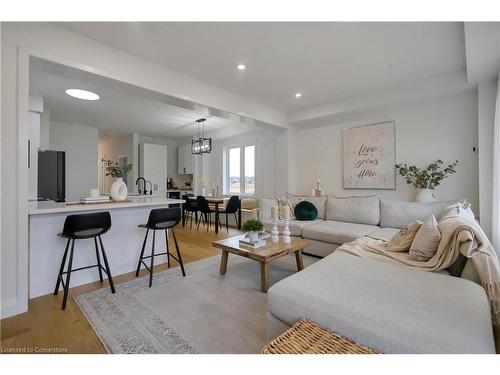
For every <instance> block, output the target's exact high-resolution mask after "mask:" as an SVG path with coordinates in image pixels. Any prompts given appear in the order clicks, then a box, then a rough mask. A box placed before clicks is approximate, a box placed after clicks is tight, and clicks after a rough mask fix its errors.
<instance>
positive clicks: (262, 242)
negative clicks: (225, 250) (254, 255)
mask: <svg viewBox="0 0 500 375" xmlns="http://www.w3.org/2000/svg"><path fill="white" fill-rule="evenodd" d="M240 245H242V246H248V247H251V248H253V249H256V248H258V247H262V246H265V245H266V241H265V240H262V239H260V238H259V239H257V241H255V242H250V240H249V239H248V238H245V239H242V240H240Z"/></svg>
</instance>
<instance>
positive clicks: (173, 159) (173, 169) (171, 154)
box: [139, 136, 193, 187]
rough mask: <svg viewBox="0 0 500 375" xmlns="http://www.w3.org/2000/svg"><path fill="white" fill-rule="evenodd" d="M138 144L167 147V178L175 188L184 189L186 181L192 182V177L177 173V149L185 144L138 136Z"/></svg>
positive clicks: (177, 141)
mask: <svg viewBox="0 0 500 375" xmlns="http://www.w3.org/2000/svg"><path fill="white" fill-rule="evenodd" d="M139 143H152V144H156V145H165V146H167V177H172V178H173V179H174V182H175V184H176V185H177V187H185V185H184V183H185V182H186V181H192V180H193V175H190V174H178V173H177V172H178V152H177V147H178V146H179V144H185V143H186V142H183V141H180V140H175V139H168V138H152V137H145V136H139Z"/></svg>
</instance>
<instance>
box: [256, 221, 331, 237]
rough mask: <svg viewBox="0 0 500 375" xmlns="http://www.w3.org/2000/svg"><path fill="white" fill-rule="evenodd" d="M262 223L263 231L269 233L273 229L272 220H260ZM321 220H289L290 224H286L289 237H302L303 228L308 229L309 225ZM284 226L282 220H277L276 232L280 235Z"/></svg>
mask: <svg viewBox="0 0 500 375" xmlns="http://www.w3.org/2000/svg"><path fill="white" fill-rule="evenodd" d="M261 221H262V223H263V224H264V229H265V230H266V232H271V230H272V229H273V220H272V219H267V220H261ZM322 221H323V220H321V219H316V220H310V221H301V220H294V219H292V220H290V223H289V224H288V228H289V229H290V235H292V236H296V237H301V236H302V231H303V229H304V228H305V227H308V226H309V225H313V224H315V223H318V222H322ZM284 226H285V222H284V221H283V220H278V230H279V232H280V233H282V232H283V228H284Z"/></svg>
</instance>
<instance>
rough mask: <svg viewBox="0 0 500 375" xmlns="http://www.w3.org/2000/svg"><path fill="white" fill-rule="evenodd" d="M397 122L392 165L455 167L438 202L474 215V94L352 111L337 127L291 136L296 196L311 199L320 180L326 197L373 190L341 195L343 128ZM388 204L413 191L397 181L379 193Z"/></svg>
mask: <svg viewBox="0 0 500 375" xmlns="http://www.w3.org/2000/svg"><path fill="white" fill-rule="evenodd" d="M390 120H395V121H396V162H405V163H410V164H416V165H417V166H422V165H424V164H426V163H429V162H431V161H433V160H435V159H438V158H440V159H443V160H444V161H453V160H455V159H458V160H459V161H460V164H459V166H458V171H457V173H456V174H455V175H452V176H451V177H450V178H448V179H446V180H444V181H443V183H442V185H441V186H439V187H438V190H437V193H438V199H439V200H447V199H453V198H457V197H465V198H467V199H468V200H469V201H470V202H471V203H472V205H473V208H474V210H475V211H476V213H478V209H479V193H478V189H479V188H478V155H477V154H476V153H474V152H473V151H472V147H473V146H477V142H478V130H477V129H478V128H477V123H478V120H477V95H476V92H475V91H471V92H465V93H459V94H455V95H451V96H445V97H438V98H433V99H430V100H423V101H418V102H414V103H407V104H403V105H398V106H394V107H384V108H379V109H370V110H367V111H357V112H356V113H353V114H351V115H350V117H348V116H345V117H344V118H343V120H342V121H340V122H337V123H332V122H329V121H328V120H325V121H324V122H323V123H321V124H315V125H314V126H307V124H305V125H304V126H301V127H300V128H298V129H297V130H296V131H295V135H294V138H295V140H294V146H293V149H294V153H295V156H294V157H295V159H296V160H295V163H294V164H293V165H292V164H291V168H293V167H295V171H293V172H292V173H293V174H294V175H295V181H294V184H295V191H294V192H298V193H304V194H310V193H311V189H312V187H313V184H314V182H315V181H316V180H317V179H320V180H321V185H322V187H323V189H324V190H325V192H327V193H330V194H340V195H364V194H369V193H372V192H378V191H375V190H374V191H367V190H351V189H349V190H346V189H343V187H342V134H341V132H342V128H344V127H351V126H359V125H363V124H372V123H377V122H384V121H390ZM381 192H382V195H383V196H384V197H386V198H388V199H395V200H411V199H413V195H414V189H413V188H412V187H411V185H407V184H406V183H405V182H404V181H403V180H402V178H401V177H399V176H398V177H397V189H396V190H382V191H381Z"/></svg>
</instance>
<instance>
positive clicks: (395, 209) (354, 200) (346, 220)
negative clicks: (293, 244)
mask: <svg viewBox="0 0 500 375" xmlns="http://www.w3.org/2000/svg"><path fill="white" fill-rule="evenodd" d="M304 199H305V200H308V201H310V202H311V203H313V204H314V205H315V206H316V208H317V210H318V218H317V219H316V220H313V221H300V220H296V219H292V220H290V224H289V227H290V232H291V235H292V236H298V237H303V238H307V239H308V240H310V241H311V242H312V245H311V246H309V247H308V248H307V249H306V250H305V252H306V253H308V254H311V255H316V256H320V257H325V256H327V255H329V254H331V253H332V252H333V251H334V250H335V249H336V248H337V247H339V246H340V245H342V244H343V243H345V242H350V241H353V240H355V239H357V238H359V237H362V236H364V235H370V236H376V237H381V238H390V237H392V236H393V235H394V234H395V233H397V232H398V231H399V230H400V229H401V228H403V227H404V226H405V225H406V224H408V223H410V222H412V221H414V220H424V219H425V218H426V217H428V216H429V215H431V214H434V216H436V219H437V220H439V219H440V215H441V213H442V211H443V209H444V208H445V207H447V206H449V205H450V204H451V203H453V202H450V201H447V202H435V203H427V204H422V203H415V202H398V201H388V200H383V199H380V197H379V195H373V196H364V197H358V196H353V197H336V196H333V195H328V196H324V197H304ZM277 204H278V200H277V199H260V200H259V209H258V216H259V219H260V220H261V221H262V222H263V223H264V226H265V228H266V231H270V230H271V228H272V219H271V206H274V205H277ZM283 225H284V222H283V220H279V221H278V228H279V230H280V231H282V230H283Z"/></svg>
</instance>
